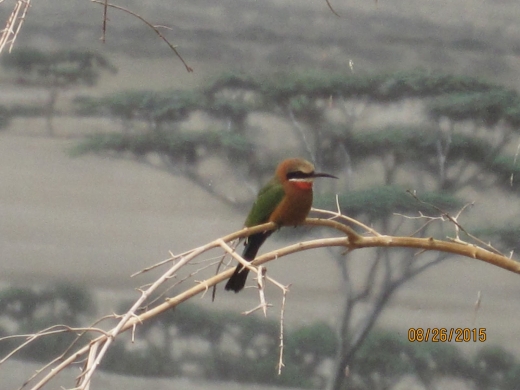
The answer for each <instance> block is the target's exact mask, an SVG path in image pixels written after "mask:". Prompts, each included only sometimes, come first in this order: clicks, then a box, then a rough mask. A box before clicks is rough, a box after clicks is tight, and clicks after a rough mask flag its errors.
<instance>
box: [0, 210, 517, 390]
mask: <svg viewBox="0 0 520 390" xmlns="http://www.w3.org/2000/svg"><path fill="white" fill-rule="evenodd" d="M313 211H314V212H319V213H320V214H322V215H326V216H329V217H330V218H331V219H321V218H308V219H307V220H306V221H305V224H306V225H310V226H316V227H322V228H329V229H332V230H335V231H336V232H337V233H339V235H337V236H336V237H331V238H322V239H316V240H310V241H304V242H300V243H297V244H294V245H290V246H287V247H284V248H280V249H278V250H275V251H272V252H269V253H266V254H264V255H261V256H258V257H257V258H256V259H255V260H254V261H253V262H251V263H247V262H245V261H244V259H243V258H242V257H241V256H239V255H238V254H236V253H235V251H234V248H232V247H231V246H230V245H229V243H230V242H232V241H234V240H236V239H239V238H245V237H247V236H249V235H251V234H254V233H258V232H261V231H266V230H270V229H275V228H276V226H275V224H274V223H267V224H263V225H259V226H255V227H253V228H244V229H242V230H240V231H237V232H235V233H232V234H229V235H227V236H225V237H221V238H218V239H216V240H214V241H212V242H210V243H208V244H206V245H203V246H200V247H198V248H195V249H193V250H190V251H187V252H185V253H183V254H182V255H180V256H172V257H171V258H170V259H169V260H168V261H166V262H161V263H160V264H161V265H164V266H166V265H168V264H170V267H169V269H168V270H167V271H166V272H165V273H164V274H163V275H162V276H161V277H159V278H158V279H157V280H156V281H155V282H154V283H153V284H151V285H150V286H148V287H147V288H146V289H145V290H141V291H140V292H141V296H140V298H139V299H137V301H136V302H135V303H134V305H133V306H132V308H131V309H130V310H129V311H128V312H127V313H125V314H124V315H122V316H120V317H119V318H120V319H119V322H118V324H117V325H116V326H115V327H113V328H112V329H110V330H108V331H102V330H100V329H99V328H92V329H89V332H96V331H97V332H98V333H101V334H100V335H98V336H97V337H96V338H94V339H93V340H90V341H89V342H87V343H86V344H85V345H84V346H82V347H80V348H78V349H76V350H75V351H73V352H72V353H71V354H70V355H69V356H66V355H65V354H62V355H61V356H60V359H55V360H54V361H53V362H52V363H51V364H47V365H46V366H45V367H44V368H43V369H42V370H41V371H43V372H44V375H43V378H41V379H40V381H39V382H38V383H36V384H34V385H33V387H32V388H31V389H32V390H38V389H42V388H43V387H44V386H45V385H46V384H47V383H48V382H49V381H50V380H51V379H53V378H54V377H55V376H57V375H58V374H59V373H60V372H61V371H62V370H63V369H65V368H66V367H68V366H70V365H71V364H72V363H75V362H78V361H79V360H80V359H83V360H84V361H85V366H84V370H83V372H82V374H81V375H80V376H79V377H78V382H77V384H76V387H75V388H74V389H75V390H85V389H88V388H89V385H90V380H91V378H92V376H93V375H94V373H95V371H96V369H97V367H98V365H99V364H100V362H101V361H102V359H103V357H104V355H105V353H106V351H107V349H108V348H109V347H110V345H111V344H112V343H113V341H114V340H115V339H116V338H117V337H118V336H119V334H121V333H122V332H125V331H127V330H132V331H135V328H136V327H137V326H139V325H141V324H143V323H144V322H146V321H149V320H151V319H153V318H154V317H156V316H158V315H160V314H161V313H163V312H165V311H166V310H170V309H172V308H174V307H175V306H177V305H178V304H180V303H182V302H184V301H186V300H188V299H190V298H191V297H193V296H195V295H198V294H202V293H204V292H206V291H207V290H208V288H210V287H212V286H214V285H216V284H218V283H220V282H222V281H224V280H226V279H228V278H229V277H230V276H231V275H232V273H233V272H234V269H233V268H234V267H232V268H230V269H227V270H225V271H223V272H221V273H219V274H217V275H215V276H213V277H211V278H208V279H206V280H203V281H200V282H198V283H197V284H196V285H194V286H192V287H191V288H188V289H186V290H185V291H183V292H181V293H180V294H178V295H176V296H174V297H171V298H166V299H165V301H164V302H162V303H160V304H157V305H155V306H153V307H151V306H152V305H150V304H149V303H148V301H147V300H148V298H149V297H150V296H151V295H152V294H153V293H154V292H156V290H157V289H158V288H159V287H160V286H161V285H163V284H165V283H166V282H168V281H169V280H170V279H171V278H172V277H174V276H175V275H176V274H177V272H178V271H179V270H180V269H181V268H183V267H184V266H185V265H186V264H188V263H190V262H192V261H193V262H194V261H195V260H194V259H196V258H198V257H200V256H201V255H203V254H204V253H206V252H208V251H210V250H212V249H221V250H223V251H224V252H225V253H226V254H227V255H229V256H231V257H232V258H234V259H235V260H237V261H238V262H240V263H241V264H243V265H244V266H247V267H248V268H250V269H251V270H252V271H253V272H255V273H257V275H258V281H259V287H260V305H259V308H262V309H266V308H267V307H268V306H269V304H267V302H266V300H265V296H264V295H263V294H264V292H263V286H264V285H265V282H266V281H269V282H271V283H273V284H275V285H277V286H278V287H280V288H281V290H282V292H283V301H282V311H281V314H280V318H281V327H280V359H279V364H278V369H279V370H281V369H282V367H283V360H282V357H283V356H282V353H283V318H284V316H283V315H284V307H285V299H286V293H287V291H288V289H287V287H285V286H283V285H282V284H280V283H278V282H276V281H274V280H273V279H271V278H269V277H268V276H267V275H265V274H264V270H265V267H260V266H261V265H263V264H265V263H267V262H269V261H272V260H275V259H278V258H281V257H284V256H286V255H288V254H291V253H296V252H300V251H305V250H309V249H313V248H321V247H332V246H339V247H344V248H345V249H346V250H347V252H348V251H353V250H356V249H361V248H370V247H402V248H416V249H421V250H425V251H426V250H428V251H438V252H444V253H452V254H457V255H461V256H466V257H470V258H474V259H478V260H481V261H485V262H487V263H490V264H492V265H495V266H498V267H501V268H504V269H506V270H509V271H511V272H515V273H518V274H520V263H519V262H517V261H515V260H512V259H510V258H508V257H505V256H503V255H501V254H498V253H494V252H493V251H490V250H488V249H485V248H482V247H479V246H477V245H473V244H470V243H466V242H464V241H462V240H460V239H459V240H457V241H453V240H451V241H448V240H438V239H434V238H432V237H428V238H418V237H410V236H405V237H397V236H386V235H381V234H379V233H378V232H376V231H375V230H374V229H372V228H369V227H368V226H366V225H364V224H362V223H361V222H358V221H356V220H354V219H352V218H349V217H346V216H344V215H341V214H340V210H339V208H338V211H337V212H330V211H325V210H316V209H313ZM447 220H449V221H450V222H451V223H454V224H455V225H457V226H458V228H461V227H460V225H458V222H457V221H456V218H453V217H452V218H450V219H447ZM349 225H353V226H356V228H361V229H363V230H364V232H365V233H364V234H365V235H362V234H359V233H357V232H356V231H355V230H354V229H353V228H352V227H350V226H349ZM150 268H151V267H148V268H147V269H150ZM144 303H147V306H146V310H145V311H144V312H142V313H141V314H136V313H137V311H138V310H139V309H140V308H141V307H142V306H143V304H144ZM112 317H113V316H112ZM44 335H45V333H41V334H35V335H30V336H29V337H30V339H31V340H34V339H37V338H39V337H43V336H44ZM33 336H34V337H33ZM17 350H19V348H18V349H17ZM0 362H2V361H0ZM0 364H1V363H0ZM33 379H34V377H31V378H30V379H29V380H28V381H27V383H29V382H31V381H32V380H33Z"/></svg>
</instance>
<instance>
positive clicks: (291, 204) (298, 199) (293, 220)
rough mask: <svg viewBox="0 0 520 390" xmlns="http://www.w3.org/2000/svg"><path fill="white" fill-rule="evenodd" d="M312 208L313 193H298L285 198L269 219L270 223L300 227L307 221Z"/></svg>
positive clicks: (287, 195)
mask: <svg viewBox="0 0 520 390" xmlns="http://www.w3.org/2000/svg"><path fill="white" fill-rule="evenodd" d="M311 206H312V191H298V192H296V193H294V192H293V193H289V194H287V193H286V195H285V196H284V198H283V199H282V201H281V202H280V204H279V205H278V206H277V207H276V209H275V210H274V211H273V213H272V214H271V216H270V217H269V222H275V223H276V224H277V225H280V226H294V225H300V224H301V223H303V221H305V218H307V215H308V214H309V211H310V210H311Z"/></svg>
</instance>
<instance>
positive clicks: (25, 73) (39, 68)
mask: <svg viewBox="0 0 520 390" xmlns="http://www.w3.org/2000/svg"><path fill="white" fill-rule="evenodd" d="M2 66H3V67H4V68H5V69H6V70H8V71H11V72H12V73H13V74H14V77H15V78H16V79H15V81H16V83H17V84H19V85H24V86H31V87H41V88H44V89H45V90H47V92H48V96H47V102H46V103H45V108H44V115H45V118H46V122H47V132H48V134H49V135H51V136H52V135H53V133H54V129H53V123H52V120H53V118H54V116H55V114H56V102H57V100H58V96H59V92H60V90H64V89H67V88H72V87H76V86H80V85H83V86H89V87H91V86H94V85H96V83H97V81H98V80H99V77H100V75H101V72H102V71H108V72H111V73H115V72H116V71H117V69H116V68H115V67H114V65H112V64H111V63H110V62H109V61H108V59H107V58H106V57H105V56H103V55H102V54H100V53H97V52H94V51H90V50H58V51H55V52H46V51H41V50H39V49H35V48H20V49H17V50H14V51H13V52H12V53H8V54H4V55H3V56H2Z"/></svg>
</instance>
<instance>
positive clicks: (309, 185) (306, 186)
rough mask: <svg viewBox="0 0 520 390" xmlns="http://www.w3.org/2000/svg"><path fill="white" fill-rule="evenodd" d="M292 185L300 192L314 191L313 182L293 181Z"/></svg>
mask: <svg viewBox="0 0 520 390" xmlns="http://www.w3.org/2000/svg"><path fill="white" fill-rule="evenodd" d="M292 183H293V184H294V185H295V186H296V187H297V188H299V189H300V190H311V189H312V181H293V182H292Z"/></svg>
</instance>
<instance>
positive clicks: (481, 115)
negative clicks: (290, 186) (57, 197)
mask: <svg viewBox="0 0 520 390" xmlns="http://www.w3.org/2000/svg"><path fill="white" fill-rule="evenodd" d="M197 93H199V94H200V95H199V96H201V97H200V98H198V99H196V101H197V104H195V105H192V106H189V107H187V106H186V105H184V106H183V107H186V109H187V112H185V115H184V116H182V117H179V116H177V117H175V119H174V120H173V122H172V123H170V125H169V126H167V127H161V128H162V129H163V131H164V134H167V137H171V138H152V139H151V140H150V137H151V135H150V134H153V132H152V131H150V130H145V131H137V132H135V133H133V134H130V133H129V132H126V133H125V134H98V135H96V136H94V137H91V138H89V139H87V140H86V141H85V142H84V143H82V144H81V145H80V146H79V148H78V151H80V152H88V151H91V152H92V151H93V152H110V153H114V152H115V153H130V154H133V155H139V156H140V160H141V161H142V156H144V155H146V154H148V153H152V152H153V153H161V154H163V155H165V156H170V155H171V157H168V158H167V160H166V161H167V162H168V166H170V168H171V169H172V171H173V170H175V169H177V170H178V169H179V167H183V166H184V165H183V164H184V163H183V161H186V158H187V157H186V156H191V157H190V161H191V162H192V163H193V164H192V165H191V167H192V168H194V169H185V168H183V169H181V170H182V171H183V173H184V174H185V175H186V176H187V177H189V178H191V179H192V180H194V181H200V176H197V175H198V172H197V169H196V168H197V166H198V165H199V164H201V163H202V162H203V161H204V160H205V159H207V158H209V157H211V158H214V157H218V158H219V159H221V160H222V161H223V162H224V163H225V164H227V165H228V166H229V167H230V170H235V171H239V170H241V171H243V172H244V171H245V172H248V173H250V172H257V174H255V175H248V176H249V177H254V178H255V179H256V180H258V182H260V181H261V178H263V177H264V176H266V175H269V174H270V173H271V172H272V168H273V162H272V161H273V160H274V161H276V160H278V159H279V158H274V157H275V156H273V155H270V154H269V153H266V154H265V153H264V154H262V156H260V155H259V154H257V153H254V150H255V149H254V146H255V139H256V138H255V137H257V136H258V133H261V132H262V129H261V128H258V127H254V126H252V125H251V124H250V122H249V120H248V119H249V117H250V116H251V115H252V114H253V113H258V112H262V113H264V114H266V115H269V116H271V117H275V118H277V119H279V120H281V121H284V122H285V123H287V125H288V126H289V127H290V128H291V129H292V130H293V132H294V134H295V135H296V137H297V138H298V139H300V141H301V145H300V148H299V150H300V153H303V154H306V155H307V156H308V158H310V159H312V160H314V161H315V162H316V164H317V165H318V167H319V168H324V169H327V170H329V171H332V172H333V173H336V174H337V175H339V176H343V177H348V178H349V179H350V180H344V181H340V182H339V184H337V186H338V187H336V188H333V189H332V191H334V192H336V193H339V194H341V195H340V196H339V197H338V203H339V206H340V208H341V211H342V212H344V213H346V214H347V215H349V216H352V217H356V218H358V219H361V220H362V221H364V222H365V223H366V224H367V225H372V226H376V227H378V228H379V230H381V231H383V232H385V234H396V233H397V232H399V231H400V230H399V229H403V228H406V230H407V231H416V234H417V235H419V236H423V237H430V236H431V237H437V236H445V233H444V232H443V230H442V229H443V227H442V225H441V226H438V225H435V224H433V223H431V222H432V221H434V220H435V218H438V219H440V218H443V219H449V218H452V217H450V216H449V214H448V212H449V211H451V210H456V209H457V208H460V207H461V206H462V205H463V203H464V199H460V198H459V196H460V195H459V194H460V193H461V191H462V190H463V189H467V188H475V189H477V190H482V189H485V188H491V187H493V186H501V187H502V188H504V189H505V190H510V189H512V188H513V189H514V188H515V187H516V184H514V185H513V186H511V184H510V177H511V174H517V172H518V170H519V167H518V164H516V161H515V158H514V156H512V155H510V154H508V153H510V152H509V151H508V150H507V148H506V147H507V145H508V142H510V141H511V140H512V139H514V137H517V135H516V130H517V129H518V123H519V121H518V117H519V114H518V113H519V112H520V104H519V99H518V95H517V93H516V92H515V91H511V90H507V89H506V88H503V87H500V86H496V85H492V84H489V83H486V82H483V81H481V80H477V79H473V78H470V77H458V76H450V75H442V74H431V73H427V72H422V71H415V72H407V73H397V74H383V75H376V76H363V77H361V76H356V77H354V76H350V75H331V74H303V75H301V74H297V75H292V76H289V75H285V76H284V77H281V78H277V79H273V80H256V79H254V78H252V77H249V76H244V75H225V76H223V77H221V78H219V79H217V80H216V81H214V82H212V83H211V84H210V85H209V86H208V87H206V88H204V89H203V90H202V91H199V92H197ZM109 99H110V97H109ZM410 99H414V100H415V101H416V102H418V104H419V107H421V111H420V114H421V115H422V118H423V120H422V122H421V124H420V125H413V126H412V125H410V124H403V123H397V124H396V123H393V124H390V123H389V124H387V125H382V126H381V127H380V128H376V129H366V128H361V127H359V128H358V126H357V125H358V122H359V119H360V116H361V115H362V113H363V109H367V110H368V109H369V108H371V107H372V108H373V107H388V106H391V105H392V104H396V103H399V102H402V101H405V100H410ZM99 107H103V109H106V107H107V103H106V101H105V102H104V103H102V104H101V103H100V104H99ZM195 111H198V112H204V113H205V115H208V116H209V117H210V118H216V119H222V118H224V121H223V123H222V121H221V122H220V125H219V126H215V127H213V128H207V129H203V130H201V131H200V132H196V133H193V132H191V131H186V130H181V128H182V123H181V122H182V121H183V120H186V119H187V118H189V117H190V115H189V114H188V112H192V113H193V112H195ZM92 112H93V113H95V114H96V115H100V111H95V110H94V111H92ZM112 115H114V114H112ZM217 123H218V122H217ZM446 123H448V126H446ZM215 140H217V142H215ZM230 141H233V142H230ZM211 142H213V143H211ZM237 143H238V144H239V145H241V148H238V149H237V148H236V145H237ZM172 144H173V145H181V147H179V149H175V150H174V153H172V152H171V151H170V149H167V148H169V147H171V146H170V145H172ZM143 147H146V148H144V149H143ZM143 151H144V152H143ZM237 151H238V153H237ZM238 162H239V164H237V163H238ZM179 164H180V165H179ZM367 164H371V165H372V166H373V167H375V168H376V169H375V171H376V172H379V174H378V175H377V176H374V179H373V180H372V181H371V182H368V183H365V187H364V188H358V189H354V188H355V185H353V184H351V183H349V181H352V180H351V178H352V177H353V176H354V174H352V172H356V170H357V169H358V167H361V166H363V165H367ZM237 165H239V166H240V168H237ZM233 176H235V177H237V178H238V180H240V179H241V178H242V177H243V176H241V175H233ZM514 183H516V182H514ZM201 187H202V188H204V186H201ZM407 188H408V189H411V190H417V191H418V196H416V197H414V196H412V195H410V194H407V193H406V191H405V189H407ZM205 189H206V190H207V191H213V193H214V194H215V195H216V196H220V197H221V198H222V199H228V201H229V203H230V204H235V205H239V203H238V202H236V201H232V200H230V199H229V198H228V197H226V196H225V195H223V193H222V192H218V191H219V190H221V189H218V188H217V189H215V188H212V189H209V188H205ZM318 198H319V197H318ZM329 199H331V197H329ZM249 202H250V201H249ZM249 202H248V203H249ZM244 203H245V202H244ZM322 204H324V203H322ZM328 206H330V207H335V204H333V203H331V202H330V201H329V204H328ZM396 212H400V213H407V214H409V215H417V213H418V212H421V213H422V214H423V215H429V216H431V218H430V219H427V218H424V219H422V220H421V219H419V220H412V219H404V220H403V217H402V216H396V215H395V213H396ZM452 221H454V220H453V219H452ZM507 232H509V233H510V234H509V237H511V230H507ZM503 233H506V231H504V230H497V229H494V230H490V231H487V234H494V235H495V236H498V235H500V237H504V239H502V240H501V241H503V242H504V243H507V235H506V234H503ZM334 258H335V259H336V261H337V264H338V266H339V267H340V270H341V275H342V278H343V282H344V283H343V291H344V294H343V296H344V299H345V301H344V305H343V314H342V316H341V319H340V325H339V327H338V329H339V331H338V340H339V343H338V344H339V348H338V350H337V356H336V360H335V365H334V371H333V375H332V379H331V382H330V388H331V389H334V390H337V389H338V390H339V389H342V388H349V386H351V385H352V383H351V382H350V381H352V380H353V379H352V378H356V375H352V376H350V377H345V375H344V372H345V368H346V367H351V369H352V370H351V372H353V373H354V374H355V373H356V370H355V367H356V356H357V353H358V352H359V351H360V348H361V347H362V346H363V344H364V342H365V341H366V340H367V336H368V335H369V333H370V331H371V330H372V329H373V326H374V324H375V322H376V320H377V319H378V317H379V316H380V314H381V312H382V311H383V309H384V308H385V307H386V305H387V304H388V302H389V300H390V298H391V297H392V296H393V295H394V294H395V292H396V291H397V290H398V289H399V287H401V286H402V285H403V284H404V283H406V282H407V281H408V280H410V279H412V278H413V277H415V276H417V275H418V274H420V273H421V272H424V271H425V270H426V269H428V268H429V267H431V266H434V265H435V264H438V263H439V262H440V261H442V260H443V259H445V258H446V256H445V255H441V254H440V255H438V256H434V257H424V258H421V257H417V256H414V254H413V253H412V252H411V251H410V250H402V251H400V252H399V253H398V254H397V255H390V254H389V252H388V251H387V250H384V249H378V250H376V252H375V255H374V257H373V258H372V260H371V263H370V267H369V271H368V272H367V273H366V276H365V280H364V282H363V283H359V285H360V286H361V287H358V288H356V287H354V286H353V284H352V283H350V281H351V275H352V273H353V269H354V267H355V262H354V261H352V258H351V257H347V258H345V257H343V256H340V255H339V254H334ZM368 298H370V300H369V301H368ZM367 302H369V310H367V311H366V312H364V313H363V314H362V315H359V307H361V304H365V306H366V303H367ZM358 378H359V377H358ZM372 385H373V384H372ZM366 386H367V388H370V386H371V385H370V384H369V383H367V384H366Z"/></svg>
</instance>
